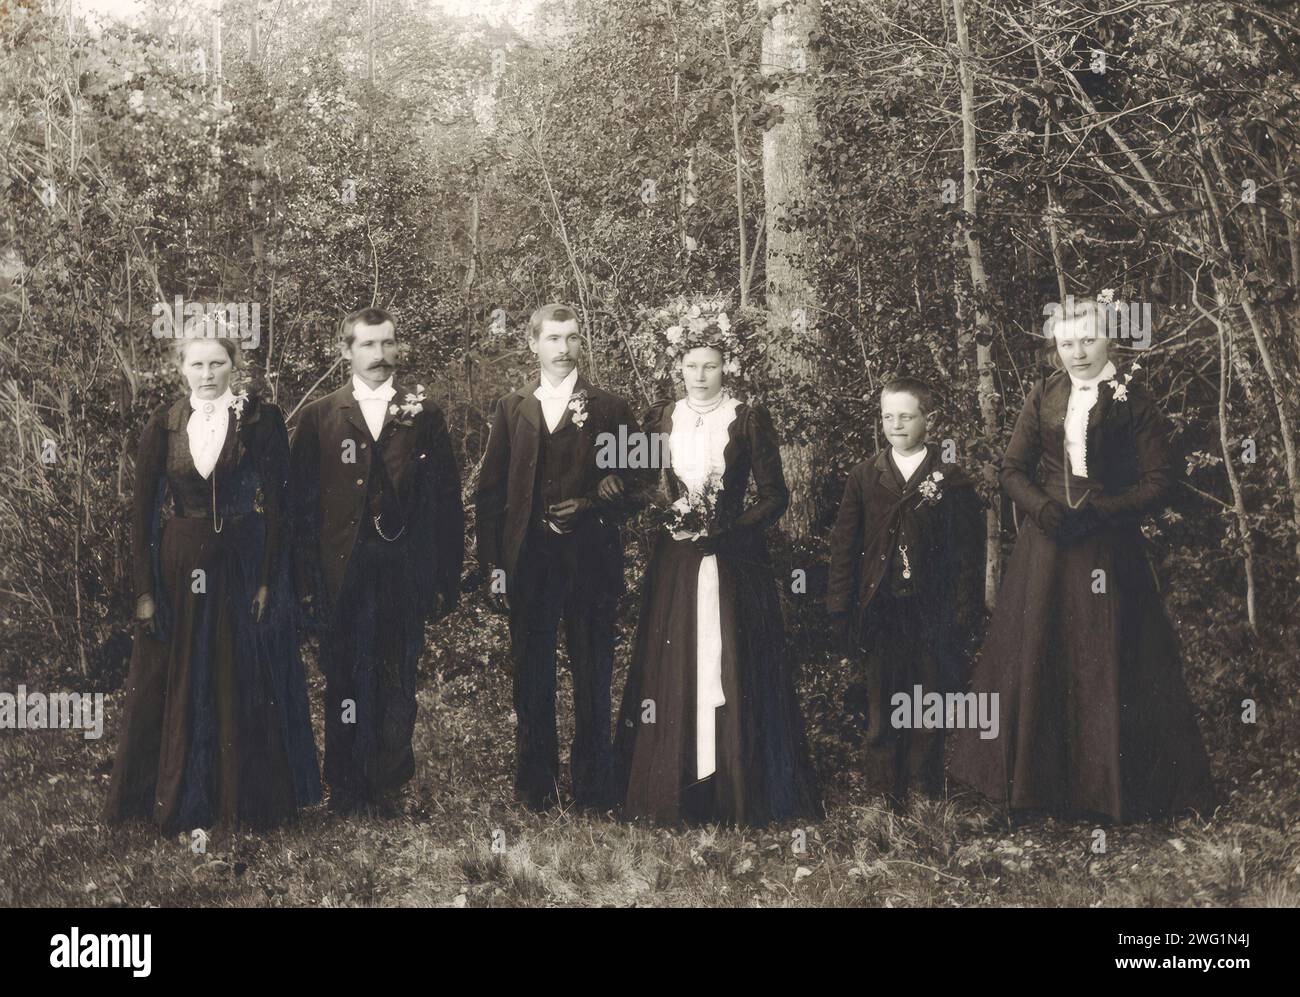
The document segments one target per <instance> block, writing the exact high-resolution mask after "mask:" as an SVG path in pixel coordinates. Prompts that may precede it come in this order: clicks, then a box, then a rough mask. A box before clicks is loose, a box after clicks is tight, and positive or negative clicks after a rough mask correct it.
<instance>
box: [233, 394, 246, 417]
mask: <svg viewBox="0 0 1300 997" xmlns="http://www.w3.org/2000/svg"><path fill="white" fill-rule="evenodd" d="M247 403H248V392H247V391H241V392H240V393H239V394H237V395H235V397H233V398H232V399H230V407H231V409H233V410H234V413H235V421H236V422H238V421H239V420H240V419H242V418H243V417H244V406H245V405H246V404H247Z"/></svg>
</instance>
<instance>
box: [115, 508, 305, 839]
mask: <svg viewBox="0 0 1300 997" xmlns="http://www.w3.org/2000/svg"><path fill="white" fill-rule="evenodd" d="M263 538H264V532H263V524H262V520H261V518H260V517H258V516H255V515H248V516H243V517H239V518H234V517H230V518H228V519H227V520H226V522H225V523H224V525H223V529H222V532H221V533H216V532H214V531H213V528H212V522H211V520H210V519H208V518H206V517H204V518H193V519H187V518H181V517H176V518H173V519H169V520H168V521H167V522H166V523H164V524H163V527H162V537H161V549H160V555H159V558H158V566H159V572H160V574H159V577H160V580H161V585H160V596H159V597H157V598H156V599H155V602H156V603H157V605H156V612H157V614H158V618H159V621H160V623H161V624H162V625H163V627H164V632H163V633H162V635H161V639H159V638H155V637H151V636H148V635H146V634H144V633H142V632H137V634H136V638H135V644H134V647H133V649H132V656H131V667H130V671H129V673H128V675H127V693H126V704H125V708H124V716H123V719H122V731H121V735H120V739H119V741H118V746H117V756H116V760H115V762H114V766H113V776H112V782H111V786H110V789H109V797H108V802H107V805H106V807H105V818H106V819H107V820H109V821H121V820H125V819H127V818H131V817H142V818H152V819H153V820H154V821H155V822H156V823H157V824H158V826H159V827H160V828H161V829H162V831H163V832H164V833H166V834H173V833H175V832H177V831H178V830H187V829H192V828H197V827H211V826H213V825H217V826H221V827H233V826H247V827H266V826H269V825H272V824H275V823H277V822H279V821H281V820H283V819H284V818H286V817H289V816H291V815H292V814H294V813H295V812H296V811H297V810H298V808H300V807H303V806H308V805H310V804H312V803H316V802H318V801H319V800H320V797H321V786H320V773H319V769H318V768H317V762H316V744H315V740H314V738H313V736H312V730H311V717H310V713H309V710H308V703H307V687H306V679H305V677H304V674H303V667H302V660H301V658H300V657H299V653H298V642H297V636H296V634H295V631H294V606H293V599H292V594H291V593H292V589H291V588H290V585H289V579H288V574H287V569H286V570H285V571H282V572H281V577H280V578H279V579H278V584H275V585H273V586H272V587H271V588H272V600H271V606H270V610H269V612H268V613H267V615H266V617H265V618H264V620H263V621H262V622H261V623H256V622H254V621H253V618H252V615H251V609H250V608H251V606H252V602H253V597H254V595H255V594H256V591H257V571H258V566H259V562H260V560H261V552H262V546H263ZM196 569H201V570H202V571H203V575H202V576H200V577H201V578H202V585H201V586H200V587H202V588H203V589H204V591H203V592H195V591H193V589H194V588H195V587H196V584H195V574H194V572H195V571H196Z"/></svg>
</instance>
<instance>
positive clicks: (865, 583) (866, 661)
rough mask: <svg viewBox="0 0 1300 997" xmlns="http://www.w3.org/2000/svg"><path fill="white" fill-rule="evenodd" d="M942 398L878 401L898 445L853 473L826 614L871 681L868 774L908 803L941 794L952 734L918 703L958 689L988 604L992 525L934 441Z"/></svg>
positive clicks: (894, 388)
mask: <svg viewBox="0 0 1300 997" xmlns="http://www.w3.org/2000/svg"><path fill="white" fill-rule="evenodd" d="M932 399H933V395H932V393H931V391H930V388H929V386H928V385H926V384H925V383H924V382H922V381H918V380H916V379H915V378H910V377H899V378H895V379H894V380H891V381H889V382H887V383H886V384H885V386H884V390H883V391H882V392H881V396H880V408H881V422H882V425H883V428H884V432H885V437H886V439H887V440H888V443H889V446H888V448H887V449H885V450H883V451H882V452H881V453H879V454H877V455H876V457H874V458H873V459H871V460H865V461H863V462H862V463H860V464H858V465H857V466H856V467H854V468H853V469H852V470H851V471H850V472H849V479H848V483H847V484H846V485H845V488H844V499H843V501H842V502H841V503H840V511H839V515H838V516H837V518H836V522H835V529H834V531H833V532H832V534H831V541H830V547H831V568H830V580H829V585H828V590H827V596H826V606H827V609H828V610H829V612H830V614H831V620H832V624H833V626H834V633H835V635H836V639H837V642H838V644H839V647H840V650H841V653H842V654H843V656H844V657H846V658H849V657H853V656H857V657H859V658H860V661H861V664H862V667H863V670H864V671H865V673H866V675H865V677H866V683H867V715H868V720H867V731H866V735H865V741H866V744H865V747H864V752H863V761H864V775H865V777H866V782H867V786H868V789H869V790H870V791H871V792H872V793H885V794H887V795H889V796H890V798H891V800H892V801H893V802H901V801H902V800H903V798H904V797H906V795H907V791H908V789H909V788H911V787H912V786H914V785H915V786H916V787H917V788H919V789H921V790H922V791H923V792H925V793H927V794H929V795H931V796H937V795H940V794H941V793H942V791H943V728H942V724H940V725H938V726H934V725H932V722H933V718H934V713H933V711H929V715H928V716H926V717H925V721H924V722H923V723H922V724H921V726H920V727H919V728H918V727H917V726H916V724H915V719H916V718H917V717H922V716H923V713H922V710H921V708H920V704H916V703H914V702H913V700H914V699H915V698H916V697H917V696H918V695H919V696H921V697H925V696H926V695H927V694H929V693H932V692H934V693H939V694H940V695H942V694H943V693H945V692H951V691H956V689H957V687H958V686H959V685H960V683H961V681H962V680H963V679H964V678H965V669H966V660H965V658H966V655H965V654H964V645H965V642H966V639H967V637H968V635H969V633H970V631H971V629H972V627H973V625H974V621H975V620H976V617H977V614H978V611H979V605H980V596H981V585H980V582H981V579H982V572H981V568H982V566H983V550H984V543H983V537H984V525H983V522H982V519H981V517H980V514H979V513H980V507H981V501H980V499H979V498H978V496H977V495H976V493H975V489H974V485H973V482H972V481H971V479H970V478H969V477H968V476H967V475H966V474H965V473H964V472H963V471H962V470H961V468H959V467H958V466H957V465H956V464H955V463H945V461H944V458H945V457H947V458H949V459H951V457H952V456H953V455H952V454H951V453H945V452H943V451H942V450H941V448H940V447H939V446H937V445H936V444H933V443H927V442H926V431H927V425H928V421H929V417H930V415H931V413H932V411H933V408H932Z"/></svg>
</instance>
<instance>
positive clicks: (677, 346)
mask: <svg viewBox="0 0 1300 997" xmlns="http://www.w3.org/2000/svg"><path fill="white" fill-rule="evenodd" d="M755 325H756V319H755V315H754V310H753V309H748V308H746V309H734V310H733V309H731V306H730V302H729V301H728V299H727V298H726V297H725V296H712V297H701V296H685V295H683V296H679V297H677V298H674V299H673V300H672V301H669V302H668V303H667V304H665V305H663V306H662V307H660V308H647V309H644V310H642V312H641V314H640V322H639V324H638V326H637V329H636V331H635V332H634V333H633V334H632V337H631V341H630V345H631V348H632V354H633V359H634V360H635V361H636V363H637V364H639V365H642V366H643V367H644V368H645V369H648V370H649V371H650V376H651V377H652V378H653V379H654V380H656V381H659V382H672V381H673V380H674V379H675V378H676V377H677V376H678V373H679V371H680V370H681V363H682V357H684V356H685V355H686V354H687V353H689V352H690V351H691V350H693V349H697V348H699V347H702V346H709V347H712V348H713V349H716V350H718V351H720V352H721V353H722V372H723V374H724V375H725V376H726V380H727V385H728V387H730V388H736V387H740V386H742V385H744V384H745V383H746V382H747V381H748V380H749V379H750V378H751V377H752V375H753V372H754V370H755V368H756V366H757V364H756V362H755V361H756V360H757V359H758V355H759V354H761V353H762V352H763V351H764V349H765V347H766V344H765V343H763V341H762V339H761V337H759V336H757V335H756V334H755V333H756V329H755Z"/></svg>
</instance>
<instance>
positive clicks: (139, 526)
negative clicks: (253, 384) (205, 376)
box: [132, 398, 289, 597]
mask: <svg viewBox="0 0 1300 997" xmlns="http://www.w3.org/2000/svg"><path fill="white" fill-rule="evenodd" d="M190 413H191V409H190V405H189V400H188V398H182V399H181V400H179V401H178V402H174V403H169V404H167V405H163V406H160V407H159V408H158V409H157V410H155V411H154V413H153V416H152V417H151V418H150V420H149V423H148V425H147V426H146V427H145V430H144V433H143V434H142V436H141V439H140V450H139V455H138V457H137V460H136V479H135V500H134V510H133V523H132V549H133V553H134V557H135V572H134V574H135V585H136V595H137V597H139V596H141V595H144V594H146V593H150V594H151V593H153V592H154V586H155V581H156V579H155V577H154V575H155V567H154V557H153V554H154V552H155V550H156V548H157V545H158V543H159V536H160V520H161V513H162V510H163V506H164V504H165V501H166V497H167V495H168V494H170V496H171V507H172V511H173V512H174V514H175V515H178V516H183V517H186V518H201V517H205V516H206V517H209V518H211V519H212V520H213V522H214V524H215V525H216V526H221V527H223V528H224V523H225V522H226V521H228V520H234V519H236V518H237V517H244V516H250V515H251V516H257V517H261V518H263V519H264V520H265V527H266V548H265V551H264V556H263V558H262V571H261V583H262V584H269V579H270V577H271V574H272V572H273V569H274V567H275V566H276V565H277V564H278V563H279V559H280V555H281V549H282V546H283V544H282V536H283V532H284V527H285V524H286V514H285V513H286V510H285V495H286V486H287V478H288V467H289V447H288V434H287V432H286V430H285V426H284V417H283V415H281V413H280V410H279V408H277V407H276V406H274V405H270V404H266V403H262V402H260V401H258V400H257V399H255V398H253V399H249V401H248V402H247V403H245V406H244V411H243V414H242V415H241V416H240V417H239V418H238V419H236V417H235V414H234V412H233V411H232V412H231V413H230V416H229V419H230V421H229V423H228V425H227V427H226V438H225V441H224V443H223V444H222V449H221V455H220V457H219V458H218V459H217V463H216V466H215V467H214V468H213V470H212V473H211V474H210V475H209V476H208V477H206V478H205V477H203V475H201V474H199V471H198V468H196V467H195V466H194V458H193V456H192V454H191V453H190V442H189V434H188V431H187V425H188V422H189V417H190Z"/></svg>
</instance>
